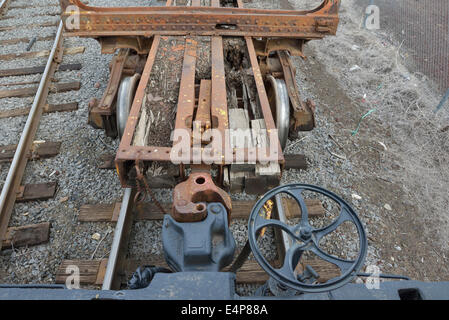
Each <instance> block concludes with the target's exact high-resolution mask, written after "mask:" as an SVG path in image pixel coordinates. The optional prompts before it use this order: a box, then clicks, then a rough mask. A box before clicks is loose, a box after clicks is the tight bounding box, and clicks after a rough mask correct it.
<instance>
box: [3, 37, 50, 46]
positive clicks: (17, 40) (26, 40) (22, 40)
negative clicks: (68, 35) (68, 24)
mask: <svg viewBox="0 0 449 320" xmlns="http://www.w3.org/2000/svg"><path fill="white" fill-rule="evenodd" d="M54 39H55V35H51V36H46V37H37V39H36V41H52V40H54ZM30 40H31V39H30V38H15V39H5V40H0V45H2V46H6V45H10V44H18V43H29V42H30Z"/></svg>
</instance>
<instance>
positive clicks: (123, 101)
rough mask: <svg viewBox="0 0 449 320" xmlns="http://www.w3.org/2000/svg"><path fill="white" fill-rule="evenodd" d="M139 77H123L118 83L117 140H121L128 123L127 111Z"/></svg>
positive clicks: (137, 75)
mask: <svg viewBox="0 0 449 320" xmlns="http://www.w3.org/2000/svg"><path fill="white" fill-rule="evenodd" d="M139 79H140V75H139V74H135V75H133V76H132V77H125V78H123V80H122V81H121V82H120V86H119V89H118V93H117V111H116V114H117V133H118V137H119V139H121V138H122V135H123V132H124V131H125V127H126V122H127V121H128V115H129V111H130V110H131V105H132V103H133V100H134V94H135V92H136V87H137V83H138V82H139Z"/></svg>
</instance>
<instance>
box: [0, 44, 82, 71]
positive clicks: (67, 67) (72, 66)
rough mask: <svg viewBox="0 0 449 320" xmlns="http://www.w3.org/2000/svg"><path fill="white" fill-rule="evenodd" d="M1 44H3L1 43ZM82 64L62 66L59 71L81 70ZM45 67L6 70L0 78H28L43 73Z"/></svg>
mask: <svg viewBox="0 0 449 320" xmlns="http://www.w3.org/2000/svg"><path fill="white" fill-rule="evenodd" d="M0 44H1V42H0ZM81 67H82V66H81V63H68V64H62V65H60V66H59V67H58V71H72V70H81ZM44 70H45V66H36V67H28V68H16V69H4V70H0V77H13V76H26V75H30V74H38V73H43V72H44Z"/></svg>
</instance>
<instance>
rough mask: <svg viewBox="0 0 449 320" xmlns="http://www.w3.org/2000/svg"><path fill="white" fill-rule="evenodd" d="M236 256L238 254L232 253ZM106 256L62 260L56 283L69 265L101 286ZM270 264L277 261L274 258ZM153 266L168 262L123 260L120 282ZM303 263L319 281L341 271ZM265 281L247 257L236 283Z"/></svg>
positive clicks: (82, 280)
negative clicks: (142, 267)
mask: <svg viewBox="0 0 449 320" xmlns="http://www.w3.org/2000/svg"><path fill="white" fill-rule="evenodd" d="M235 256H237V254H236V255H235ZM107 262H108V259H100V260H64V261H63V262H62V264H61V265H60V266H59V268H58V270H57V271H56V283H62V284H65V283H66V279H67V277H68V276H69V275H71V272H69V271H67V270H69V269H68V267H69V266H77V267H78V268H79V271H80V283H81V284H89V285H101V284H102V283H103V279H104V275H105V273H106V267H107ZM272 263H273V264H278V263H277V262H276V261H274V262H272ZM144 265H155V266H158V267H165V268H168V266H167V263H166V262H165V259H164V257H163V256H159V255H152V256H150V257H148V258H146V259H142V260H132V259H129V260H126V261H125V266H124V270H123V272H122V276H121V282H122V284H126V282H127V281H128V280H129V279H130V278H131V276H132V274H133V273H134V272H135V271H136V270H137V268H138V267H139V266H144ZM231 265H232V264H231ZM301 265H302V266H305V265H310V266H311V267H312V268H313V269H314V270H315V271H316V272H317V273H318V274H319V275H320V278H319V279H318V281H319V282H326V281H328V280H329V279H332V278H334V277H337V276H339V275H340V271H339V269H338V267H337V266H335V265H332V264H330V263H326V262H324V261H323V260H319V259H313V260H304V261H302V262H301ZM229 269H230V266H228V267H225V268H224V269H223V270H222V271H224V272H227V271H229ZM267 280H268V274H267V273H266V272H265V271H264V270H263V269H262V268H261V267H260V266H259V264H258V263H257V261H255V260H248V261H246V262H245V264H244V265H243V266H242V267H241V268H240V269H239V270H238V271H237V274H236V282H237V283H248V284H263V283H265V282H266V281H267Z"/></svg>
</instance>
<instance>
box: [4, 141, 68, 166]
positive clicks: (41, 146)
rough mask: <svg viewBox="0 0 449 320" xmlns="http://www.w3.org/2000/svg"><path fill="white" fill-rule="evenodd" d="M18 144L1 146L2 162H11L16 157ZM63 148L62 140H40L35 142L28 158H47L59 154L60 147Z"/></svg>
mask: <svg viewBox="0 0 449 320" xmlns="http://www.w3.org/2000/svg"><path fill="white" fill-rule="evenodd" d="M16 148H17V145H16V144H11V145H7V146H1V147H0V163H1V162H10V161H11V160H12V158H13V157H14V153H15V152H16ZM60 148H61V142H49V141H45V142H42V143H41V142H39V143H36V142H35V143H33V145H32V147H31V150H30V151H28V153H27V155H26V156H27V159H33V160H36V159H45V158H50V157H54V156H56V155H58V153H59V149H60Z"/></svg>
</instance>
